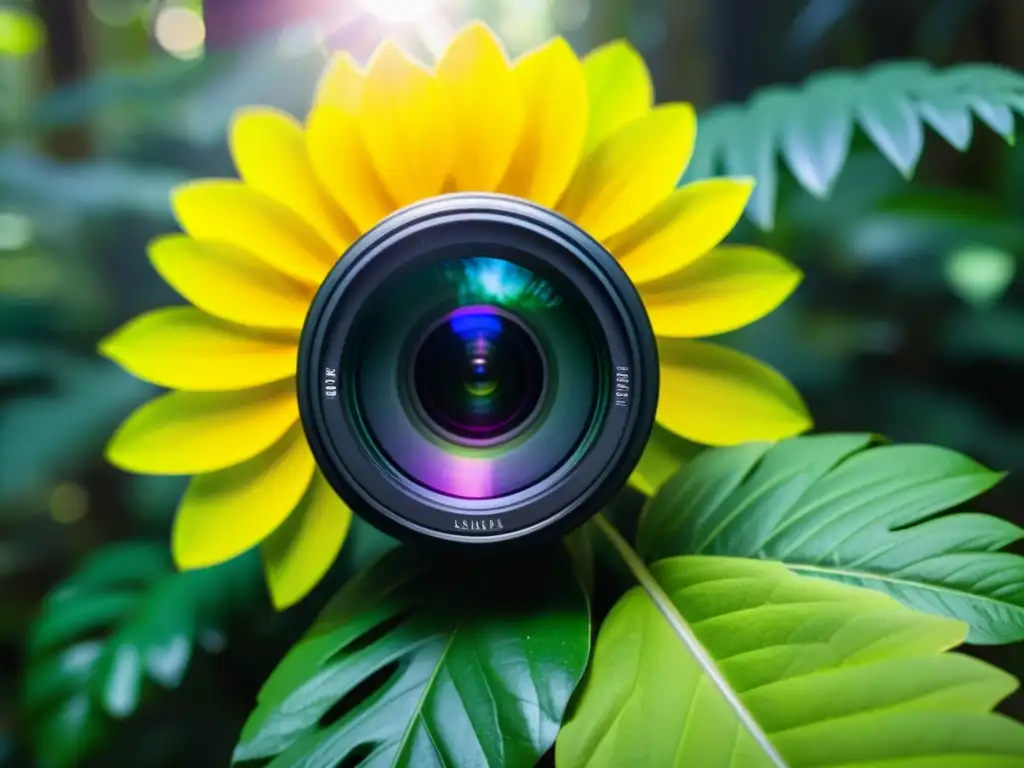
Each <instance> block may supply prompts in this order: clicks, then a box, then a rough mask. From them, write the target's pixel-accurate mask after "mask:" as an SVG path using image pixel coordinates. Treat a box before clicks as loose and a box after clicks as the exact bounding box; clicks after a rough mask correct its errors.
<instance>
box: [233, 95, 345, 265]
mask: <svg viewBox="0 0 1024 768" xmlns="http://www.w3.org/2000/svg"><path fill="white" fill-rule="evenodd" d="M230 144H231V155H232V157H234V160H235V167H236V168H237V169H238V175H239V176H241V177H242V180H243V181H245V183H246V184H247V185H248V186H250V187H252V188H253V189H255V190H256V191H257V192H262V193H263V194H264V195H266V196H267V197H270V198H272V199H274V200H276V201H277V202H279V203H281V205H283V206H284V207H285V208H288V209H289V210H290V211H291V212H292V213H294V214H296V215H297V216H300V217H301V218H302V219H304V220H305V221H306V223H308V224H309V225H310V226H311V227H312V228H313V229H315V230H316V231H317V234H319V235H320V237H322V238H323V239H324V241H325V242H327V243H328V244H329V245H330V246H331V248H332V249H333V251H334V253H335V255H338V256H340V255H341V254H342V253H343V252H344V251H345V249H346V248H347V247H348V246H349V245H351V244H352V241H353V240H355V239H356V237H357V236H358V235H359V233H358V232H357V231H356V228H355V225H354V224H352V222H351V221H349V220H348V218H347V217H346V216H345V215H344V214H343V213H342V212H341V210H340V209H339V208H338V207H337V206H336V205H335V204H334V202H333V201H332V200H331V199H330V198H329V197H328V195H327V193H326V192H325V191H324V189H323V188H322V187H321V186H320V182H319V181H317V178H316V174H315V173H314V172H313V166H312V164H311V163H310V160H309V153H308V152H307V150H306V134H305V131H303V129H302V126H301V125H300V124H299V123H298V121H297V120H295V118H293V117H292V116H291V115H286V114H285V113H283V112H279V111H277V110H275V109H269V108H266V107H249V108H245V109H242V110H239V111H238V112H236V113H235V115H234V117H233V120H232V123H231V131H230Z"/></svg>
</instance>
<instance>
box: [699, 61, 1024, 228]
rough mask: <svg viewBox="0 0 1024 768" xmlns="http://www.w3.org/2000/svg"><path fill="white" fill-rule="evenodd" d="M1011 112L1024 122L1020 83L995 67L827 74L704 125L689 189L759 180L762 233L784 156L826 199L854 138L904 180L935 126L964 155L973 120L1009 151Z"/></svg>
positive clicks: (723, 111)
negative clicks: (857, 133) (708, 180)
mask: <svg viewBox="0 0 1024 768" xmlns="http://www.w3.org/2000/svg"><path fill="white" fill-rule="evenodd" d="M1014 112H1019V113H1021V114H1024V74H1021V73H1018V72H1014V71H1012V70H1010V69H1006V68H1003V67H1000V66H997V65H994V64H963V65H959V66H955V67H950V68H948V69H944V70H937V69H935V68H933V67H932V66H931V65H929V64H928V63H926V62H921V61H905V62H885V63H882V64H878V65H876V66H874V67H873V68H871V69H869V70H867V71H865V72H843V71H833V72H823V73H821V74H818V75H815V76H813V77H811V78H809V79H808V80H807V81H806V82H805V83H804V84H803V85H801V86H797V87H795V88H794V87H769V88H766V89H763V90H761V91H760V92H759V93H757V94H756V95H755V96H754V97H753V98H752V99H751V100H750V101H749V102H748V103H746V104H742V105H726V106H723V107H718V108H715V109H712V110H709V111H708V112H707V113H705V114H703V115H702V116H701V120H700V124H699V130H698V135H697V147H696V150H695V152H694V157H693V161H692V162H691V164H690V167H689V168H688V169H687V172H686V175H685V176H684V181H689V180H692V179H698V178H704V177H707V176H711V175H714V174H716V173H725V174H727V175H738V176H753V177H755V178H756V179H757V181H758V185H757V188H756V190H755V192H754V195H753V197H752V198H751V200H750V204H749V205H748V206H747V211H746V214H747V216H748V217H749V218H750V219H751V220H752V221H753V222H754V223H755V224H757V225H758V226H759V227H761V228H762V229H766V230H767V229H771V227H772V225H773V224H774V220H775V203H776V194H777V190H778V167H777V160H778V156H779V155H781V156H782V158H783V159H784V161H785V163H786V166H787V167H788V168H789V170H790V171H791V172H792V174H793V176H794V177H795V178H796V180H797V182H799V184H800V185H801V186H802V187H803V188H804V189H806V190H807V191H808V192H810V193H811V194H813V195H815V196H816V197H818V198H821V199H824V198H826V197H828V195H829V193H830V192H831V189H832V186H833V183H834V182H835V180H836V178H837V177H838V176H839V173H840V171H842V169H843V165H844V164H845V162H846V158H847V156H848V155H849V153H850V144H851V141H852V139H853V134H854V129H855V128H858V127H859V128H860V130H861V131H862V132H863V133H864V134H865V135H866V136H867V138H868V139H869V140H870V141H871V143H872V144H874V145H875V147H877V148H878V150H879V151H880V152H881V153H882V154H883V155H884V156H885V157H886V158H887V159H888V160H889V162H891V163H892V164H893V165H894V166H895V167H896V168H897V169H899V171H900V172H901V173H902V174H903V175H904V176H905V177H907V178H909V177H910V176H912V175H913V173H914V169H915V168H916V166H917V162H918V160H919V158H920V156H921V150H922V149H923V147H924V127H925V125H927V126H929V127H930V128H931V129H932V130H934V131H935V133H937V134H938V135H939V136H941V137H942V138H943V139H944V140H945V141H946V142H947V143H949V144H950V145H952V146H953V147H955V148H956V149H957V150H959V151H961V152H963V151H964V150H966V149H967V148H968V147H969V146H970V143H971V138H972V135H973V123H974V118H977V119H978V120H980V121H981V122H982V123H984V124H985V125H987V126H988V127H989V128H991V129H992V130H993V131H995V132H996V133H998V134H999V135H1000V136H1002V137H1003V138H1004V139H1005V140H1006V141H1007V142H1009V143H1011V144H1012V143H1013V137H1014Z"/></svg>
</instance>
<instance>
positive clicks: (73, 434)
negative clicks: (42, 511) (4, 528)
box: [0, 348, 156, 502]
mask: <svg viewBox="0 0 1024 768" xmlns="http://www.w3.org/2000/svg"><path fill="white" fill-rule="evenodd" d="M40 353H41V354H43V356H44V357H45V356H46V355H47V354H48V355H49V358H50V362H51V364H52V365H51V366H50V367H49V370H47V369H46V368H41V369H40V371H39V372H40V373H44V372H45V379H44V381H45V384H44V385H43V386H41V387H36V389H37V390H42V391H41V392H40V391H36V392H33V395H32V396H31V397H29V396H25V397H15V398H11V399H10V400H9V402H7V403H4V404H3V405H2V406H0V455H2V456H3V457H4V460H3V462H0V501H2V502H8V501H11V500H15V499H20V498H22V497H29V496H31V495H32V494H38V493H42V492H45V491H46V490H47V489H48V488H49V486H51V485H52V484H54V483H57V482H59V481H60V480H61V479H62V478H63V477H64V476H66V475H67V474H69V473H72V472H75V471H77V470H78V469H79V468H80V466H81V464H82V463H83V462H84V461H86V460H88V459H91V458H93V457H94V455H95V453H96V451H97V450H98V449H99V447H100V446H101V445H102V444H103V441H104V440H106V439H107V437H108V436H109V435H110V433H111V431H113V429H114V427H116V426H117V423H118V422H119V421H121V420H122V419H123V418H124V417H125V416H127V415H128V413H129V412H131V410H132V409H133V408H135V407H136V406H137V405H139V404H140V403H142V402H143V401H144V400H146V399H147V398H150V397H152V396H153V392H154V391H155V389H156V388H155V387H153V386H152V385H151V384H147V383H146V382H143V381H140V380H139V379H136V378H134V377H133V376H130V375H129V374H127V373H125V372H124V371H122V370H120V369H119V368H118V367H117V366H116V365H114V364H113V363H110V362H109V361H107V360H95V359H91V358H90V359H78V358H74V357H70V356H67V355H58V353H56V352H53V351H52V350H48V349H46V348H41V349H40ZM21 362H22V364H24V365H28V364H29V363H30V362H32V361H31V358H28V357H26V358H25V359H24V360H22V361H21ZM10 365H11V367H12V368H13V369H14V370H13V373H17V372H18V371H17V366H18V365H19V362H18V361H17V360H13V361H11V363H10ZM2 366H3V362H2V361H0V367H2ZM29 370H30V369H28V368H23V369H22V372H23V373H27V372H28V371H29Z"/></svg>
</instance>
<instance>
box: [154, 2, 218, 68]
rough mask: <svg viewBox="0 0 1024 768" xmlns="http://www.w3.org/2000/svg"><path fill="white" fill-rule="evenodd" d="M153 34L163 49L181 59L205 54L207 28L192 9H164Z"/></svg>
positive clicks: (158, 17)
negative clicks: (204, 44)
mask: <svg viewBox="0 0 1024 768" xmlns="http://www.w3.org/2000/svg"><path fill="white" fill-rule="evenodd" d="M153 34H154V36H155V37H156V41H157V42H158V43H159V44H160V47H161V48H163V49H164V50H165V51H167V52H168V53H169V54H171V55H172V56H175V57H177V58H179V59H194V58H198V57H199V56H201V55H202V54H203V43H204V42H205V40H206V26H205V25H204V24H203V18H202V16H200V15H199V14H198V13H196V12H195V11H193V10H192V9H191V8H174V7H172V8H164V9H163V10H162V11H160V13H159V15H158V16H157V17H156V23H155V24H154V27H153Z"/></svg>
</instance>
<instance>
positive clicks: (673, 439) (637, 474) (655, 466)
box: [629, 424, 700, 496]
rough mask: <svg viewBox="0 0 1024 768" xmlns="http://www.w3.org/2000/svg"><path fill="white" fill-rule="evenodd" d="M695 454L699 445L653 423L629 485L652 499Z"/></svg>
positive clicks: (698, 449)
mask: <svg viewBox="0 0 1024 768" xmlns="http://www.w3.org/2000/svg"><path fill="white" fill-rule="evenodd" d="M699 451H700V446H697V445H694V444H693V443H691V442H688V441H686V440H683V439H682V438H680V437H679V436H678V435H674V434H672V433H671V432H669V431H668V430H667V429H665V428H664V427H662V426H660V425H658V424H655V425H654V429H653V430H651V437H650V439H648V441H647V447H646V448H644V453H643V455H642V456H641V457H640V463H639V464H637V465H636V469H634V470H633V474H632V475H630V477H629V484H630V485H631V486H632V487H634V488H636V489H637V490H638V491H640V493H642V494H644V495H646V496H653V495H654V494H655V492H657V490H658V489H659V488H660V487H661V486H662V485H663V484H664V483H665V481H666V480H668V479H669V478H671V477H673V476H674V475H675V474H676V473H677V472H679V470H680V469H682V468H683V467H684V466H685V465H686V464H687V462H689V461H690V459H692V458H693V457H694V456H696V455H697V453H698V452H699Z"/></svg>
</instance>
